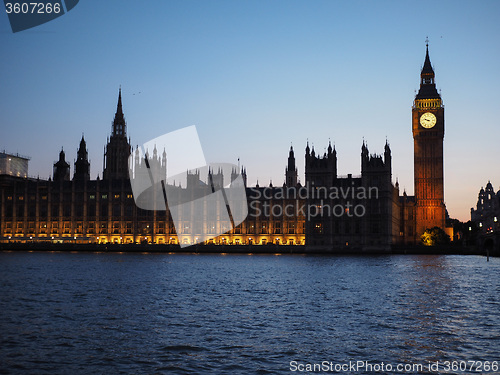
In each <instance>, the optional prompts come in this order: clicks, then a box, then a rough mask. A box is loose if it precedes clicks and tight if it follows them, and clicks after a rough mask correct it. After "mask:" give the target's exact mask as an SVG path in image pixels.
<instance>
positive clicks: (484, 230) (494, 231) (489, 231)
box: [470, 181, 500, 251]
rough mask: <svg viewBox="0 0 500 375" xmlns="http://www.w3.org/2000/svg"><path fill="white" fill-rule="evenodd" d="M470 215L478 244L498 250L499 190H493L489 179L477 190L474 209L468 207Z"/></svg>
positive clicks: (499, 233) (499, 221) (499, 240)
mask: <svg viewBox="0 0 500 375" xmlns="http://www.w3.org/2000/svg"><path fill="white" fill-rule="evenodd" d="M470 216H471V221H472V222H474V223H475V224H476V227H477V228H478V229H479V238H478V241H479V245H480V246H482V247H485V248H490V249H491V250H493V249H496V250H497V251H500V190H498V191H497V192H495V190H494V189H493V185H492V184H491V182H490V181H488V183H487V184H486V188H481V190H480V191H479V194H478V197H477V204H476V209H474V208H471V209H470Z"/></svg>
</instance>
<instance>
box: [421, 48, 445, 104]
mask: <svg viewBox="0 0 500 375" xmlns="http://www.w3.org/2000/svg"><path fill="white" fill-rule="evenodd" d="M434 77H435V74H434V69H433V68H432V64H431V59H430V57H429V39H426V41H425V60H424V66H423V67H422V71H421V72H420V90H418V94H417V96H416V97H415V99H440V98H441V96H440V95H439V93H438V92H437V90H436V82H435V80H434Z"/></svg>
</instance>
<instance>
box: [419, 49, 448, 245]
mask: <svg viewBox="0 0 500 375" xmlns="http://www.w3.org/2000/svg"><path fill="white" fill-rule="evenodd" d="M412 127H413V146H414V154H413V155H414V158H413V161H414V187H415V201H416V224H417V228H416V229H417V233H416V234H417V236H420V235H421V234H423V233H424V232H425V230H426V229H429V228H433V227H439V228H441V229H443V230H444V228H445V211H446V207H445V205H444V174H443V140H444V106H443V102H442V100H441V95H439V93H438V91H437V90H436V83H435V74H434V69H433V68H432V65H431V60H430V57H429V43H428V40H426V53H425V61H424V65H423V67H422V70H421V72H420V89H419V91H418V94H417V95H416V96H415V100H414V102H413V107H412Z"/></svg>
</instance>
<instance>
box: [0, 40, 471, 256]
mask: <svg viewBox="0 0 500 375" xmlns="http://www.w3.org/2000/svg"><path fill="white" fill-rule="evenodd" d="M420 77H421V81H420V90H419V92H418V94H417V95H416V97H415V100H414V103H413V107H412V114H413V116H412V129H413V138H414V168H415V173H414V175H415V181H414V182H415V196H407V195H406V192H405V193H404V194H403V196H400V195H399V184H398V183H397V182H396V183H395V184H393V183H392V155H391V149H390V146H389V143H388V142H386V144H385V146H384V152H383V154H382V155H376V154H370V153H369V150H368V146H367V145H366V143H365V142H364V141H363V144H362V146H361V174H360V175H359V176H353V175H352V174H348V175H347V176H340V175H338V173H337V152H336V150H335V147H332V145H331V144H329V145H328V148H327V150H326V151H325V153H324V154H323V155H318V154H316V152H315V150H314V147H313V148H312V149H311V148H310V147H309V144H307V146H306V149H305V184H304V185H301V184H300V182H299V179H298V169H297V167H296V162H295V153H294V150H293V147H290V150H289V154H288V163H287V166H286V168H285V181H284V183H283V185H282V186H273V185H272V183H270V184H269V186H259V184H257V185H256V186H254V187H248V186H246V181H247V177H246V169H245V168H242V169H241V171H239V170H233V171H232V173H231V176H224V175H223V173H222V171H221V170H217V171H214V170H210V171H209V174H208V177H207V181H201V179H203V178H201V177H200V172H199V171H198V170H196V171H188V172H187V176H186V181H187V186H183V187H180V186H175V185H168V186H167V187H168V188H169V189H170V191H171V192H174V194H178V196H179V197H189V196H190V194H191V196H203V195H204V194H205V195H206V194H210V193H211V192H212V191H211V190H210V189H213V187H215V186H225V184H226V183H227V181H228V180H229V179H231V181H232V180H234V178H235V177H234V176H236V175H237V174H241V175H242V177H243V181H244V184H245V187H246V192H247V197H248V202H246V204H248V216H247V218H246V220H245V221H244V222H243V223H241V224H240V225H238V226H236V227H235V228H233V229H232V230H230V229H231V228H220V225H221V224H220V223H219V222H218V220H217V217H219V216H218V215H220V213H219V212H212V211H210V208H208V207H207V208H206V209H205V211H204V212H201V213H200V215H203V218H206V220H205V219H204V220H203V222H204V224H203V225H201V226H199V227H196V228H191V227H189V226H188V225H186V226H182V228H177V230H176V227H175V226H174V221H173V220H172V214H175V215H177V216H176V217H182V215H184V213H182V212H174V211H171V209H170V208H169V207H168V202H167V210H165V209H163V210H143V209H140V208H139V207H137V205H136V203H135V202H136V201H135V200H134V198H136V199H139V200H141V199H147V194H146V195H144V197H141V196H139V197H134V196H133V193H132V188H131V184H130V180H129V173H133V174H134V177H135V178H139V179H140V178H141V176H144V179H146V180H148V179H149V177H148V176H149V175H150V174H151V173H153V174H154V175H155V176H166V175H167V158H168V155H167V153H166V152H165V150H157V149H156V146H155V147H154V149H153V150H147V151H146V154H147V157H146V159H143V160H147V161H148V162H147V163H145V162H143V161H141V158H140V157H139V152H138V150H137V149H136V150H135V152H134V150H133V149H132V147H131V145H130V140H129V139H127V131H126V130H127V124H126V122H125V116H124V113H123V106H122V97H121V90H120V91H119V94H118V104H117V109H116V113H115V116H114V120H113V122H112V127H111V135H110V137H109V138H108V141H107V144H106V146H105V148H104V161H103V174H102V179H99V177H97V179H95V180H91V179H90V163H89V160H88V152H87V148H86V142H85V139H84V137H83V136H82V138H81V140H80V144H79V148H78V150H77V153H76V154H77V158H76V161H75V165H74V173H73V178H72V179H71V173H70V169H71V167H70V164H69V163H68V162H67V161H66V154H65V152H64V150H61V151H60V153H59V160H58V161H57V162H55V163H54V169H53V176H52V180H51V179H49V180H41V179H33V178H29V177H28V173H27V163H28V159H27V158H22V157H19V156H16V157H15V158H16V159H14V157H13V156H12V155H10V156H9V157H7V156H5V157H2V158H1V159H0V162H2V163H3V164H1V166H0V168H2V172H1V173H0V241H3V242H6V241H21V242H23V241H56V242H65V241H70V242H80V243H89V242H90V243H109V242H111V243H144V242H147V243H158V244H178V243H182V244H188V245H189V244H193V243H197V238H198V237H203V238H208V237H209V236H205V235H206V234H210V233H223V232H225V233H224V234H221V235H219V236H218V237H215V238H213V239H211V240H209V241H208V242H209V243H215V244H252V245H253V244H255V245H257V244H258V245H264V244H268V243H273V244H280V245H282V244H287V245H307V246H308V247H312V248H324V249H326V250H328V249H331V250H338V251H342V252H349V251H351V250H366V251H369V250H388V249H390V247H391V246H392V245H395V244H402V245H406V244H416V243H419V241H420V236H421V235H422V233H423V232H424V231H425V230H426V229H428V228H432V227H435V226H438V227H440V228H442V229H446V228H445V212H446V208H445V205H444V189H443V186H444V181H443V178H444V177H443V139H444V107H443V104H442V100H441V97H440V95H439V94H438V92H437V90H436V86H435V81H434V71H433V69H432V66H431V63H430V59H429V51H428V46H427V49H426V56H425V62H424V66H423V68H422V71H421V75H420ZM150 151H151V152H152V155H151V156H150V155H149V152H150ZM2 155H7V154H2ZM131 155H133V161H131V163H133V168H132V171H133V172H129V164H128V163H129V156H131ZM7 158H9V160H8V162H9V164H5V163H6V161H5V160H6V159H7ZM14 161H15V163H14ZM4 170H5V171H6V172H3V171H4ZM225 179H227V180H225ZM224 181H225V182H224ZM157 190H159V189H157ZM153 193H154V194H157V193H161V192H160V191H158V192H153ZM187 201H188V202H189V201H190V200H189V199H188V200H187ZM138 202H139V201H138ZM243 204H245V203H243ZM164 207H165V205H164ZM185 207H186V208H185V209H189V206H185ZM183 209H184V208H183ZM172 210H173V208H172ZM478 210H479V205H478Z"/></svg>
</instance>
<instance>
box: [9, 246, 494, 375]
mask: <svg viewBox="0 0 500 375" xmlns="http://www.w3.org/2000/svg"><path fill="white" fill-rule="evenodd" d="M499 271H500V259H490V262H488V263H487V262H486V260H485V259H484V258H483V257H473V256H470V257H459V256H377V257H318V256H279V257H278V256H273V255H259V256H255V255H253V256H252V255H226V256H222V255H180V254H177V255H176V254H67V253H36V252H34V253H0V311H1V312H2V313H1V314H2V323H1V324H0V362H1V363H2V366H3V368H4V369H5V370H6V371H8V372H9V373H16V372H19V373H21V372H23V373H24V372H26V371H29V372H33V373H95V372H98V373H103V372H113V373H116V372H120V371H122V372H124V373H165V374H184V373H203V374H224V373H227V374H251V373H283V374H285V373H290V366H289V364H290V361H293V360H295V361H300V362H308V363H314V362H320V361H324V360H327V361H332V362H335V363H342V362H348V361H349V360H354V361H357V360H362V361H371V362H376V363H380V362H382V361H384V362H386V363H404V362H408V363H427V362H428V361H436V360H440V361H444V360H465V361H467V360H481V361H485V360H490V361H491V360H498V358H497V356H498V353H499V352H500V340H499V339H500V334H499V332H500V329H499V328H500V317H499V314H498V311H499V308H500V278H499V277H498V275H499V274H500V273H499ZM0 372H1V370H0Z"/></svg>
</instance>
